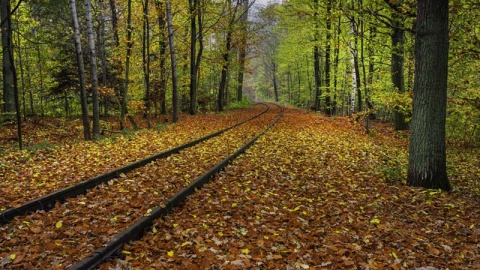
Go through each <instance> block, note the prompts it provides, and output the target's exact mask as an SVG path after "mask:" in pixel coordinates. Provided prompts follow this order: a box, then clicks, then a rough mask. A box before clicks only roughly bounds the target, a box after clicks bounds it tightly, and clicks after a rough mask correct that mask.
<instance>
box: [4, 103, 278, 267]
mask: <svg viewBox="0 0 480 270" xmlns="http://www.w3.org/2000/svg"><path fill="white" fill-rule="evenodd" d="M260 109H263V108H260ZM277 112H278V110H277ZM277 112H275V111H274V112H271V113H269V114H266V115H265V116H264V117H263V118H260V119H256V120H254V121H252V123H251V124H247V125H243V126H240V127H239V128H237V129H233V130H230V131H227V132H225V133H224V134H222V135H221V136H219V137H215V138H212V139H210V140H208V141H206V142H205V143H202V144H199V145H196V146H194V147H192V148H189V149H186V150H183V151H181V152H180V153H179V154H177V155H174V156H170V157H169V158H167V159H164V160H158V161H156V162H152V163H150V164H148V165H146V166H145V167H142V168H139V169H138V170H135V171H132V172H130V173H126V174H124V175H119V176H118V178H117V179H113V180H112V182H111V183H108V184H105V185H100V186H98V187H96V188H94V189H92V190H91V191H89V192H88V193H87V194H85V195H81V196H78V197H76V198H70V199H67V201H66V202H65V203H64V204H57V205H56V207H55V208H54V209H53V210H51V211H49V212H47V213H35V214H34V215H32V216H26V217H18V218H16V219H15V220H14V221H12V222H11V223H9V224H7V225H5V228H4V230H3V231H2V233H3V232H4V233H5V234H11V235H15V238H17V241H16V242H15V243H12V242H10V241H7V242H1V241H2V240H0V244H1V245H0V246H1V247H0V255H1V254H3V253H4V252H10V251H11V250H14V249H21V250H26V251H27V254H28V255H30V254H31V253H30V252H28V251H29V250H30V249H31V247H32V246H33V245H35V246H44V247H45V249H46V250H45V251H44V252H42V253H41V255H42V257H41V258H33V259H32V260H30V261H29V263H33V264H35V265H37V266H39V268H48V267H47V265H50V264H53V263H59V264H62V265H64V267H68V266H71V265H72V264H74V263H75V262H77V261H79V260H80V259H82V258H84V257H87V256H89V255H90V254H91V253H92V252H93V251H94V250H95V249H97V248H100V247H102V246H103V245H105V244H106V243H107V242H108V241H109V240H110V239H111V238H112V237H113V235H114V234H116V233H118V232H120V231H122V230H124V229H126V228H127V227H128V226H130V225H131V224H132V223H134V222H135V221H137V220H138V219H140V218H142V217H143V216H144V215H148V214H149V213H150V212H151V211H152V209H153V208H154V207H156V206H158V205H160V204H162V203H163V202H165V201H166V200H167V199H168V198H169V197H171V196H173V195H174V194H175V193H176V192H178V191H179V190H181V189H182V188H184V187H185V186H186V185H188V184H189V183H190V181H192V180H193V179H195V178H196V177H198V176H200V175H202V174H203V173H205V171H206V170H208V169H210V168H211V167H213V166H214V165H216V164H217V163H218V162H219V161H221V160H223V159H224V158H225V157H226V156H227V155H229V154H231V153H233V151H235V150H236V149H238V148H239V147H240V146H242V145H243V144H244V143H245V142H246V141H248V140H249V139H251V136H254V135H255V134H257V133H258V132H260V131H261V130H262V129H263V128H265V127H266V126H267V125H268V124H269V123H270V122H271V120H272V119H273V117H274V116H275V115H276V113H277ZM254 113H258V108H257V109H253V110H251V111H250V113H249V114H250V115H251V114H254ZM246 134H247V135H246ZM192 214H193V215H195V212H192ZM40 221H41V222H44V229H43V232H42V233H41V234H35V233H32V231H31V230H20V231H19V230H18V225H19V224H24V223H29V224H31V225H33V224H37V223H39V222H40ZM177 224H178V225H172V226H171V227H177V228H178V229H181V228H182V226H183V224H182V223H181V222H179V223H177ZM23 226H24V227H28V225H26V224H24V225H23ZM201 226H202V228H204V229H210V224H207V222H204V223H203V224H201ZM244 232H245V233H246V231H244ZM152 233H154V230H152ZM183 233H184V234H186V235H187V234H189V233H190V232H189V231H188V230H184V231H183ZM188 241H191V240H189V239H186V241H183V242H181V243H179V244H178V246H180V247H182V245H181V244H182V243H184V242H187V243H188ZM202 241H203V239H198V238H196V239H195V241H191V242H192V246H195V247H196V248H197V249H196V250H197V252H200V253H203V252H213V251H212V250H207V247H205V246H201V245H200V243H201V242H202ZM52 243H53V244H52ZM188 246H190V245H183V247H185V248H186V247H188ZM173 248H175V246H171V247H169V248H166V249H164V252H163V253H164V254H167V256H168V257H171V258H176V257H177V256H176V255H175V254H176V250H175V249H173ZM74 249H75V252H74V253H72V252H69V251H71V250H74ZM47 251H48V252H47ZM136 254H140V253H139V252H131V254H129V256H130V258H131V260H133V259H134V258H135V256H136ZM43 266H45V267H43ZM9 267H12V266H11V265H7V267H6V268H7V269H8V268H9Z"/></svg>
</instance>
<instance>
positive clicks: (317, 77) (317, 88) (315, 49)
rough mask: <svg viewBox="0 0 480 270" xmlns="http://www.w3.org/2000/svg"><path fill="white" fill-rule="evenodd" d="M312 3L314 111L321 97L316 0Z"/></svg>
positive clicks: (318, 106) (317, 108) (318, 107)
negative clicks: (313, 25) (313, 22)
mask: <svg viewBox="0 0 480 270" xmlns="http://www.w3.org/2000/svg"><path fill="white" fill-rule="evenodd" d="M313 3H314V5H313V8H314V11H313V14H314V15H313V18H314V20H315V30H314V31H315V33H314V37H313V40H314V42H315V45H314V47H313V69H314V72H313V73H314V77H315V101H314V105H315V111H319V110H320V98H321V97H322V90H321V89H320V87H321V84H322V82H321V75H320V46H319V45H318V44H317V43H318V41H319V40H318V39H319V35H320V34H319V31H320V30H319V28H320V25H319V23H318V20H319V19H318V0H314V1H313Z"/></svg>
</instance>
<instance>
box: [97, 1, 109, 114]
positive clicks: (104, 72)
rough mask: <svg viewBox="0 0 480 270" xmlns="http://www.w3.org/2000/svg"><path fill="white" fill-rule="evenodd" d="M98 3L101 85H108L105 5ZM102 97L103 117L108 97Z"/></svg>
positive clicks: (105, 112) (101, 2) (106, 111)
mask: <svg viewBox="0 0 480 270" xmlns="http://www.w3.org/2000/svg"><path fill="white" fill-rule="evenodd" d="M99 4H100V10H99V15H98V17H99V20H100V26H99V28H100V29H99V31H98V40H99V41H100V44H99V46H98V47H99V50H100V65H101V68H102V85H103V87H108V82H107V52H106V49H105V43H106V36H107V35H106V33H105V21H106V16H105V6H104V2H103V0H100V1H99ZM103 99H104V111H103V113H104V114H103V115H104V117H105V118H107V116H108V99H109V97H108V96H107V95H105V96H104V97H103Z"/></svg>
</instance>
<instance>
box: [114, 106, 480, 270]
mask: <svg viewBox="0 0 480 270" xmlns="http://www.w3.org/2000/svg"><path fill="white" fill-rule="evenodd" d="M318 118H321V119H322V123H321V126H320V125H319V124H316V122H317V119H318ZM342 121H343V120H342V119H327V118H323V117H321V116H316V115H312V114H309V113H303V112H300V111H294V110H290V111H287V113H286V115H285V117H284V119H282V120H281V121H280V122H279V123H278V124H277V126H275V127H274V129H273V130H272V131H271V132H268V133H267V134H266V136H265V137H263V138H261V139H260V141H259V142H258V143H256V144H255V146H254V147H253V148H252V149H249V150H247V151H246V153H245V154H244V155H242V156H241V157H239V159H238V160H235V161H234V162H233V163H232V164H231V166H229V167H228V169H227V170H226V171H225V172H222V173H220V174H219V175H218V176H217V177H216V179H215V181H213V182H211V183H209V184H207V185H206V186H205V187H204V188H203V189H202V190H199V191H198V192H196V193H195V194H193V195H192V196H191V197H190V198H189V199H188V200H187V202H186V203H185V205H183V206H182V207H181V208H179V209H176V211H175V213H174V214H172V215H171V216H168V217H167V218H166V220H165V221H158V222H157V223H156V224H155V227H156V228H157V230H158V232H157V233H155V234H151V233H147V234H146V235H145V236H144V238H143V239H142V240H141V241H138V242H135V243H133V244H132V245H130V246H128V247H127V249H128V250H131V251H132V252H139V251H141V252H143V254H144V255H145V256H143V257H142V258H137V259H135V260H134V261H132V262H131V263H132V264H133V263H135V265H137V266H138V265H140V266H142V267H143V268H148V267H149V265H150V263H149V262H150V261H157V262H162V263H163V265H164V267H175V266H176V265H180V264H181V262H182V261H183V260H185V259H188V261H189V264H190V265H194V266H195V267H199V266H200V265H201V263H202V261H203V260H208V261H209V262H211V264H212V265H215V266H216V267H217V268H220V269H230V268H235V267H236V268H248V267H250V268H264V269H285V268H292V269H323V268H326V269H345V268H346V269H354V268H357V267H360V268H369V269H385V268H391V269H410V268H415V267H417V268H418V267H419V266H421V265H424V266H425V267H427V266H428V265H435V266H436V267H437V268H438V269H445V268H450V269H470V268H471V267H472V266H478V263H476V259H477V258H478V257H479V255H480V252H479V245H480V242H479V237H478V234H476V232H480V227H478V225H476V223H475V222H476V220H478V218H479V217H480V212H479V210H478V207H476V206H475V205H474V204H472V203H471V202H470V203H469V202H468V201H467V200H466V199H465V198H464V194H461V193H459V192H452V193H444V192H439V191H432V190H429V191H427V190H425V191H424V190H421V189H418V188H411V187H407V186H404V185H403V184H402V183H400V182H392V181H391V180H389V179H386V178H385V174H384V173H383V171H382V168H385V167H387V166H390V165H389V164H395V165H398V164H405V161H402V159H403V157H404V156H405V155H404V153H405V152H406V143H405V141H404V142H403V143H402V142H398V141H394V143H393V144H391V145H392V146H390V145H389V143H386V142H385V141H383V142H382V144H379V143H376V142H377V141H378V140H380V139H381V138H379V137H381V136H377V137H375V138H372V137H369V136H366V135H363V134H361V133H359V132H357V131H356V130H352V129H351V128H350V127H349V126H348V125H341V124H338V123H342ZM332 134H335V136H332ZM386 139H387V140H392V139H391V138H386ZM456 184H457V185H458V184H460V183H459V182H457V183H456ZM469 196H471V195H469ZM172 224H181V225H178V227H176V228H174V229H172V227H173V226H172ZM472 226H473V227H472ZM220 232H221V234H220ZM474 235H475V236H474ZM167 236H168V237H167ZM192 238H193V239H195V238H201V239H202V240H201V241H200V242H199V243H198V245H201V252H200V251H199V250H198V249H197V250H192V249H190V248H189V245H185V246H182V243H184V242H185V241H192ZM172 248H174V249H172ZM157 249H163V250H174V251H175V258H167V257H164V256H162V255H161V253H157V252H155V250H157ZM247 250H248V253H247ZM467 253H468V254H467ZM118 263H120V262H119V260H116V261H114V262H110V263H109V264H107V265H115V264H118Z"/></svg>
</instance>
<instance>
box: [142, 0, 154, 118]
mask: <svg viewBox="0 0 480 270" xmlns="http://www.w3.org/2000/svg"><path fill="white" fill-rule="evenodd" d="M148 2H149V0H145V5H144V7H143V35H142V58H143V80H144V85H145V108H146V110H147V111H146V116H147V127H148V128H151V127H152V123H151V120H150V22H149V20H148V13H149V9H148Z"/></svg>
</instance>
